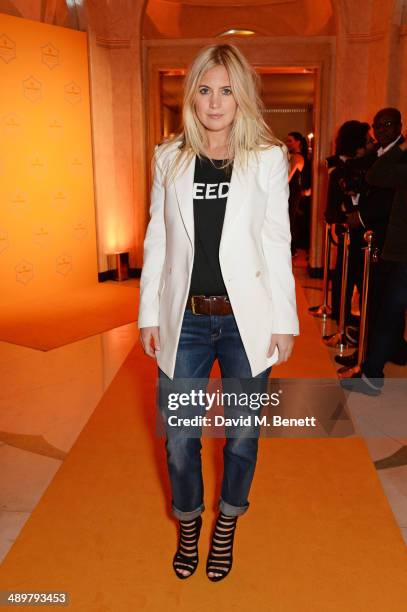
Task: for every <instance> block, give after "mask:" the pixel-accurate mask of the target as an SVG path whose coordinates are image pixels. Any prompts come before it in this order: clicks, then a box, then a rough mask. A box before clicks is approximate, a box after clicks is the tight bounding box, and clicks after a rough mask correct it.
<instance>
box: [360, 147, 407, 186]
mask: <svg viewBox="0 0 407 612" xmlns="http://www.w3.org/2000/svg"><path fill="white" fill-rule="evenodd" d="M403 162H404V163H403ZM366 180H367V182H368V183H370V184H371V185H376V186H377V187H389V188H393V189H401V188H405V187H407V163H406V156H405V153H404V152H403V151H402V150H401V149H400V147H397V146H395V147H392V148H391V149H390V151H388V152H387V153H385V154H384V155H382V156H381V157H379V158H378V159H377V161H376V162H375V163H374V164H373V166H372V167H371V168H370V170H368V172H367V174H366Z"/></svg>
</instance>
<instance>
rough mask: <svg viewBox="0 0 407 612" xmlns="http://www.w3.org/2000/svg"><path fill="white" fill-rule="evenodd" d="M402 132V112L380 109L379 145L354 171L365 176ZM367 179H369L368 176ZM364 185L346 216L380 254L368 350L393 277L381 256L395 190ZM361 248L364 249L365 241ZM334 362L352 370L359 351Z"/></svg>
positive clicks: (376, 129) (377, 124) (377, 118)
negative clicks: (354, 207)
mask: <svg viewBox="0 0 407 612" xmlns="http://www.w3.org/2000/svg"><path fill="white" fill-rule="evenodd" d="M401 129H402V124H401V114H400V111H398V110H397V109H395V108H384V109H382V110H380V111H379V112H378V113H377V114H376V115H375V117H374V119H373V131H374V136H375V138H376V140H377V145H376V147H375V149H374V150H373V151H372V152H370V153H368V154H367V155H366V156H365V157H363V158H360V159H355V160H353V161H352V166H353V169H354V170H355V171H359V172H360V176H361V177H362V176H364V175H365V174H366V172H368V171H369V169H370V168H372V166H373V164H375V162H376V161H377V160H378V159H379V158H380V157H381V156H382V155H384V154H385V153H387V152H388V151H390V150H391V149H392V148H393V147H395V146H396V145H397V144H401V143H402V142H403V140H404V139H403V136H402V134H401ZM366 176H369V174H367V175H366ZM363 182H364V183H365V186H364V187H361V189H360V197H359V201H358V208H357V210H355V211H352V212H351V213H349V214H348V215H347V222H348V224H349V227H350V228H351V231H352V232H359V235H361V236H363V234H364V232H365V231H366V230H372V231H373V232H374V246H375V248H376V250H377V253H378V255H379V259H378V261H377V262H376V263H375V264H374V265H373V266H372V269H371V274H370V284H369V305H368V347H369V342H370V337H371V333H372V332H373V329H374V327H375V325H376V319H377V317H378V314H379V311H380V306H381V301H382V296H383V294H384V291H385V287H386V283H387V279H388V277H389V276H390V275H391V274H392V268H393V264H392V262H390V261H388V260H386V259H384V258H382V257H381V256H380V254H381V252H382V250H383V245H384V240H385V236H386V230H387V226H388V223H389V218H390V212H391V208H392V203H393V199H394V193H395V191H394V188H393V187H391V186H389V185H388V183H385V184H384V183H382V184H380V185H379V184H377V183H374V184H373V183H371V182H366V181H365V179H363ZM362 246H365V242H364V241H363V244H362ZM335 361H336V362H337V363H339V364H341V365H344V366H348V367H353V366H354V365H356V363H357V352H356V351H355V352H354V353H353V354H352V355H348V356H337V357H335Z"/></svg>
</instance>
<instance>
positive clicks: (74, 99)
mask: <svg viewBox="0 0 407 612" xmlns="http://www.w3.org/2000/svg"><path fill="white" fill-rule="evenodd" d="M64 91H65V100H66V101H67V102H70V104H77V103H78V102H80V101H81V88H80V87H79V85H78V83H75V81H71V82H70V83H67V84H66V85H65V87H64Z"/></svg>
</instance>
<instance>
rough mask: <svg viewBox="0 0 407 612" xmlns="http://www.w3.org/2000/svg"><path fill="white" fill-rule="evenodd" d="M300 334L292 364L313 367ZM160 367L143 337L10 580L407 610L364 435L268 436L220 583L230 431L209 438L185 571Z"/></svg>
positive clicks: (276, 603) (121, 596) (85, 602)
mask: <svg viewBox="0 0 407 612" xmlns="http://www.w3.org/2000/svg"><path fill="white" fill-rule="evenodd" d="M302 312H304V310H303V309H302ZM307 316H308V315H304V316H301V318H302V319H303V318H304V317H307ZM310 321H312V319H311V318H310ZM303 325H308V321H303ZM313 325H314V327H312V326H311V325H310V326H309V328H308V332H309V334H310V338H311V335H312V330H313V329H314V330H315V331H314V338H313V346H314V351H317V350H319V349H317V346H318V333H317V328H316V326H315V323H313ZM304 340H305V339H304ZM302 343H303V340H301V341H300V339H298V344H297V351H296V352H297V356H296V359H297V366H295V367H301V368H302V375H303V376H307V363H309V361H310V360H309V358H308V354H306V357H305V359H304V360H302V358H301V352H302ZM304 350H305V349H304ZM318 360H319V356H318ZM325 360H327V356H326V353H325ZM300 362H302V365H301V363H300ZM320 365H321V367H324V366H323V364H321V363H320ZM284 367H285V368H286V373H287V375H290V376H291V375H292V374H291V372H290V371H289V369H288V366H287V367H286V366H284ZM275 370H276V373H277V371H278V368H276V369H275ZM281 370H282V368H281ZM313 372H314V365H313V364H312V365H310V371H309V373H310V374H311V375H312V374H313ZM155 373H156V372H155V364H154V362H153V361H152V360H150V359H148V358H147V357H145V356H144V355H143V354H142V351H141V349H140V347H139V346H138V345H137V346H136V347H135V348H134V350H133V351H132V352H131V354H130V355H129V357H128V358H127V360H126V362H125V363H124V365H123V366H122V368H121V369H120V371H119V373H118V374H117V376H116V378H115V379H114V381H113V382H112V384H111V386H110V387H109V389H108V391H107V392H106V394H105V396H104V398H103V399H102V401H101V402H100V403H99V405H98V406H97V408H96V410H95V412H94V413H93V415H92V417H91V418H90V420H89V421H88V423H87V425H86V427H85V428H84V429H83V431H82V433H81V435H80V436H79V438H78V440H77V442H76V443H75V445H74V446H73V448H72V450H71V452H70V453H69V454H68V456H67V457H66V459H65V460H64V462H63V463H62V465H61V468H60V470H59V471H58V472H57V474H56V476H55V478H54V480H53V481H52V483H51V485H50V486H49V488H48V489H47V491H46V492H45V494H44V496H43V497H42V499H41V501H40V503H39V504H38V506H37V507H36V509H35V510H34V512H33V513H32V515H31V517H30V519H29V520H28V521H27V523H26V525H25V526H24V528H23V530H22V532H21V534H20V536H19V538H18V539H17V541H16V543H15V544H14V546H13V547H12V548H11V550H10V552H9V554H8V555H7V557H6V559H5V561H4V563H3V566H2V570H1V577H0V590H1V589H2V590H5V589H8V590H10V589H19V590H35V591H39V590H47V591H53V590H55V591H67V592H69V593H70V598H71V605H70V607H69V609H70V610H74V611H75V612H76V611H84V612H93V611H94V612H127V611H129V612H133V611H136V610H146V611H148V612H156V611H157V612H158V611H160V610H163V609H164V610H166V611H168V612H172V611H175V610H181V611H185V612H186V611H187V610H188V611H189V610H197V611H198V612H201V611H202V612H203V611H204V610H205V612H207V611H208V610H210V609H213V608H215V607H216V608H219V609H223V610H226V611H229V610H235V611H239V612H240V611H242V612H243V611H244V610H246V609H247V608H248V607H250V609H254V610H259V611H264V612H266V611H267V612H269V611H270V610H276V611H279V612H297V611H301V612H333V611H335V612H336V611H338V612H343V611H344V610H346V611H347V612H361V611H362V610H363V611H365V610H366V611H367V610H368V611H369V612H383V610H386V612H404V611H405V609H406V601H407V580H406V578H407V558H406V549H405V545H404V542H403V540H402V537H401V534H400V532H399V530H398V527H397V525H396V523H395V520H394V518H393V515H392V512H391V510H390V507H389V505H388V502H387V500H386V498H385V495H384V493H383V490H382V488H381V486H380V482H379V480H378V477H377V474H376V471H375V469H374V466H373V465H372V461H371V459H370V457H369V455H368V452H367V450H366V448H365V446H364V443H363V441H362V440H360V439H349V440H346V439H338V440H334V439H331V440H323V439H320V440H300V439H296V440H294V439H291V440H290V439H269V438H268V439H262V440H261V441H260V452H259V461H258V467H257V471H256V475H255V479H254V483H253V487H252V491H251V496H250V501H251V507H250V509H249V512H248V513H247V514H246V515H245V516H244V517H242V518H241V519H240V520H239V523H238V530H237V534H236V541H235V554H234V556H235V561H234V566H233V570H232V573H231V574H230V576H229V577H228V578H227V579H226V580H225V581H222V582H220V583H217V584H212V583H210V582H209V581H208V580H207V578H206V576H205V572H204V565H205V558H206V554H207V551H208V541H209V537H210V530H211V527H212V524H213V519H214V516H215V511H216V501H217V498H218V494H219V487H220V480H221V459H222V456H221V452H222V444H223V441H222V440H220V439H218V440H213V439H204V440H203V465H204V481H205V503H206V511H205V513H204V515H203V519H204V526H203V531H202V534H201V540H200V549H199V550H200V564H199V567H198V570H197V572H196V574H195V575H194V576H193V577H192V578H191V579H189V580H187V581H181V580H179V579H177V578H176V577H175V576H174V575H173V570H172V567H171V562H172V556H173V554H174V552H175V548H176V542H177V532H176V524H175V522H174V521H173V520H172V519H171V516H170V514H169V500H170V491H169V485H168V477H167V469H166V464H165V454H164V443H163V440H162V439H158V438H157V437H156V436H155V415H154V391H155ZM279 375H280V373H279Z"/></svg>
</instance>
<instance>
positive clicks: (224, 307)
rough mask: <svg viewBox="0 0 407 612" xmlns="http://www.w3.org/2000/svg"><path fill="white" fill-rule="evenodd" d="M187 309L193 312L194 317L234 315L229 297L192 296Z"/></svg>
mask: <svg viewBox="0 0 407 612" xmlns="http://www.w3.org/2000/svg"><path fill="white" fill-rule="evenodd" d="M186 308H187V309H190V310H192V312H193V314H194V315H217V316H219V315H228V314H232V313H233V310H232V306H231V303H230V302H229V298H228V297H227V295H209V296H207V295H191V296H189V298H188V301H187V305H186Z"/></svg>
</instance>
